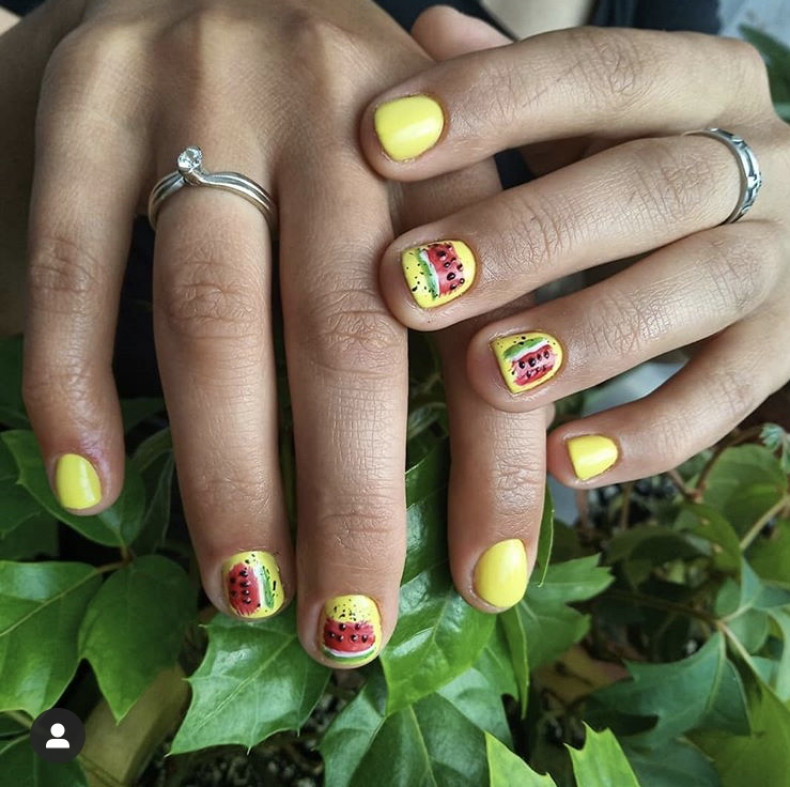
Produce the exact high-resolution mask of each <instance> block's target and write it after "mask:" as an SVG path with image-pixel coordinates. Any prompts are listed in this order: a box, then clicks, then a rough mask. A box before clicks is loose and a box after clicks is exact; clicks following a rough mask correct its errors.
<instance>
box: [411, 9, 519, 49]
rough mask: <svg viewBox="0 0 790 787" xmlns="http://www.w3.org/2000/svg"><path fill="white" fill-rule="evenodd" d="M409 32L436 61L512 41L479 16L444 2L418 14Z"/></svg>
mask: <svg viewBox="0 0 790 787" xmlns="http://www.w3.org/2000/svg"><path fill="white" fill-rule="evenodd" d="M411 34H412V37H413V38H414V40H415V41H416V42H417V43H418V44H419V45H420V46H421V47H422V48H423V49H424V50H425V51H426V52H427V53H428V54H429V55H430V56H431V57H432V58H433V59H434V60H438V61H441V60H449V59H450V58H453V57H458V56H459V55H465V54H468V53H469V52H477V51H479V50H481V49H493V48H494V47H497V46H504V45H505V44H511V43H513V42H512V41H511V39H509V38H508V37H507V36H506V35H503V34H502V33H500V32H499V31H498V30H497V29H496V28H494V27H492V26H491V25H489V24H487V23H486V22H484V21H483V20H482V19H477V18H475V17H473V16H467V15H466V14H462V13H461V12H460V11H456V10H455V9H454V8H451V7H450V6H446V5H436V6H432V7H431V8H429V9H428V10H427V11H424V12H423V13H422V14H420V15H419V16H418V17H417V20H416V21H415V23H414V25H413V26H412V29H411Z"/></svg>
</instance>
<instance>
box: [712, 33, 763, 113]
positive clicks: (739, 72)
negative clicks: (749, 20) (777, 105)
mask: <svg viewBox="0 0 790 787" xmlns="http://www.w3.org/2000/svg"><path fill="white" fill-rule="evenodd" d="M722 40H723V41H724V42H725V44H724V45H725V46H726V52H727V55H726V56H727V61H728V65H729V68H730V70H731V71H732V72H733V77H734V82H735V84H736V85H737V87H738V88H739V89H738V94H739V95H740V96H742V97H744V98H745V99H747V100H748V99H749V98H751V99H752V100H753V101H755V100H756V101H757V102H758V103H759V104H760V105H763V106H764V105H766V104H767V105H768V106H770V105H771V88H770V84H769V80H768V69H767V68H766V66H765V61H764V60H763V56H762V55H761V54H760V52H759V50H758V49H757V48H756V47H755V46H753V45H752V44H750V43H748V42H747V41H743V40H740V39H737V38H725V39H722Z"/></svg>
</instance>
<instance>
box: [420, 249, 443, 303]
mask: <svg viewBox="0 0 790 787" xmlns="http://www.w3.org/2000/svg"><path fill="white" fill-rule="evenodd" d="M417 260H418V261H419V263H420V271H421V273H422V275H423V277H424V278H425V279H426V284H427V285H428V289H429V290H430V292H431V295H432V296H433V297H434V298H438V297H439V277H438V276H437V275H436V271H435V270H434V267H433V265H431V263H430V262H429V261H428V255H427V253H426V252H425V250H424V249H420V250H419V251H418V252H417Z"/></svg>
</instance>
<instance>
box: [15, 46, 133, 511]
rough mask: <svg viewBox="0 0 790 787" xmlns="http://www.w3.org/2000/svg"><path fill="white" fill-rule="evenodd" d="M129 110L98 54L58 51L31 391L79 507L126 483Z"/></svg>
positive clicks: (37, 244) (42, 133) (35, 419)
mask: <svg viewBox="0 0 790 787" xmlns="http://www.w3.org/2000/svg"><path fill="white" fill-rule="evenodd" d="M67 84H78V85H80V86H81V87H80V90H79V91H76V93H75V91H73V90H67V89H66V88H65V86H66V85H67ZM128 112H129V108H128V107H127V106H125V105H124V102H123V100H122V99H121V98H120V97H119V96H118V95H117V94H116V91H115V89H114V86H111V85H110V84H109V83H108V80H107V79H106V78H104V77H102V76H100V75H99V74H98V71H97V64H96V62H95V61H94V59H93V58H92V57H88V58H84V57H82V58H76V57H75V58H69V57H66V55H64V54H62V53H61V55H60V56H58V55H56V56H55V59H54V61H53V62H51V64H50V74H49V76H48V78H47V79H46V80H45V88H44V90H43V93H42V97H41V104H40V109H39V120H38V127H37V145H36V149H37V158H36V167H35V176H34V184H33V195H32V202H31V215H30V242H29V246H30V265H29V271H28V301H27V318H26V331H25V363H24V397H25V404H26V406H27V409H28V413H29V415H30V420H31V423H32V425H33V429H34V431H35V433H36V436H37V438H38V440H39V443H40V444H41V449H42V452H43V455H44V461H45V465H46V467H47V470H48V473H49V477H50V480H51V483H52V485H53V489H54V490H55V493H56V495H57V497H58V499H59V500H60V502H61V504H62V505H63V506H64V507H65V508H68V509H70V510H72V511H74V512H76V513H81V514H93V513H97V512H99V511H101V510H103V509H105V508H107V507H108V506H109V505H111V504H112V503H113V502H114V501H115V499H116V498H117V497H118V494H119V493H120V491H121V487H122V485H123V476H124V446H123V430H122V426H121V415H120V407H119V403H118V398H117V394H116V391H115V384H114V381H113V376H112V369H111V362H112V350H113V340H114V332H115V322H116V317H117V311H118V299H119V296H120V290H121V284H122V280H123V270H124V264H125V261H126V254H127V252H128V247H129V242H130V234H131V225H132V220H133V217H134V213H135V205H136V202H137V198H138V194H139V192H140V190H141V175H143V174H144V173H143V172H142V170H143V168H142V167H141V166H140V162H141V161H143V160H144V156H143V150H144V146H145V134H144V132H143V131H142V129H140V128H139V127H138V126H137V125H136V123H135V122H134V120H133V118H130V117H129V115H128ZM84 140H90V141H91V142H90V144H84ZM118 150H124V155H123V156H118V154H117V151H118Z"/></svg>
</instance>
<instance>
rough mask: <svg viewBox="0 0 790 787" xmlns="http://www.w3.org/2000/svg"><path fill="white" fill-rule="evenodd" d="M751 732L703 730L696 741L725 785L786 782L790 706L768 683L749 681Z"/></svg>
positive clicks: (739, 786)
mask: <svg viewBox="0 0 790 787" xmlns="http://www.w3.org/2000/svg"><path fill="white" fill-rule="evenodd" d="M747 688H748V693H749V718H750V720H751V730H750V733H749V734H748V735H730V734H727V733H724V732H714V731H707V730H706V731H704V732H697V733H695V734H694V736H693V739H694V742H695V743H696V744H697V745H698V746H699V747H700V748H701V749H702V750H703V751H705V752H706V753H707V754H708V755H709V756H710V757H711V758H712V759H713V763H714V765H715V767H716V770H717V771H718V773H719V776H720V778H721V784H722V786H723V787H743V785H751V784H758V785H780V784H781V785H784V784H787V774H788V773H790V710H788V708H787V706H786V705H784V704H783V703H782V702H781V701H780V700H779V699H778V698H777V696H776V695H775V694H774V693H773V692H772V691H771V690H770V689H769V688H768V687H767V686H765V685H763V684H761V683H759V681H757V680H754V679H753V680H750V681H748V682H747Z"/></svg>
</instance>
